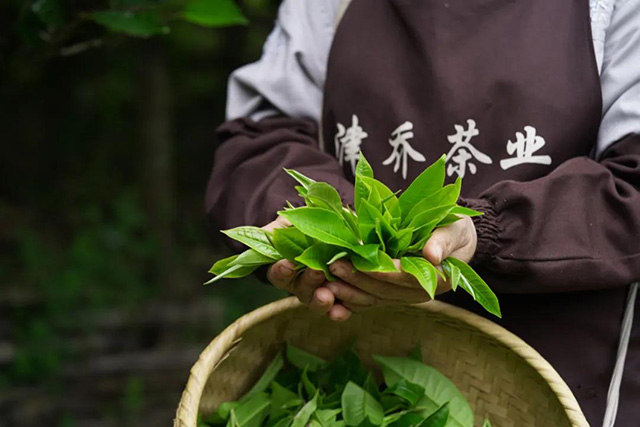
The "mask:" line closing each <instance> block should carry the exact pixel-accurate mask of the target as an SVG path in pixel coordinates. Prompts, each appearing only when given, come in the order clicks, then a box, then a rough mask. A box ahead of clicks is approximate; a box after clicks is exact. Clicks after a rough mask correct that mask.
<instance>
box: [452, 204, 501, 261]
mask: <svg viewBox="0 0 640 427" xmlns="http://www.w3.org/2000/svg"><path fill="white" fill-rule="evenodd" d="M459 204H460V205H461V206H464V207H466V208H470V209H474V210H477V211H480V212H482V213H483V214H484V215H480V216H476V217H473V218H472V219H473V224H474V225H475V227H476V234H477V236H478V243H477V246H476V252H475V254H474V255H473V258H472V259H471V264H482V263H483V262H485V261H488V260H489V259H491V258H492V257H493V256H494V255H496V254H497V253H498V249H499V245H498V235H499V233H500V227H499V225H498V215H497V213H496V209H495V207H494V206H493V204H492V203H491V202H490V201H488V200H485V199H462V198H461V199H460V202H459Z"/></svg>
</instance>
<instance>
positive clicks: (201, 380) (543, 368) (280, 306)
mask: <svg viewBox="0 0 640 427" xmlns="http://www.w3.org/2000/svg"><path fill="white" fill-rule="evenodd" d="M303 305H304V304H302V303H301V302H299V301H298V299H297V298H296V297H293V296H292V297H287V298H283V299H280V300H277V301H274V302H272V303H269V304H266V305H264V306H262V307H259V308H257V309H255V310H253V311H251V312H249V313H247V314H245V315H243V316H241V317H240V318H238V319H237V320H235V321H234V322H233V323H232V324H230V325H229V326H228V327H227V328H225V329H224V330H223V331H222V332H221V333H220V334H219V335H218V336H217V337H215V338H214V339H213V340H212V341H211V342H210V343H209V345H207V347H205V349H204V350H203V351H202V353H201V354H200V356H199V357H198V360H197V361H196V363H195V364H194V365H193V367H192V368H191V371H190V374H189V379H188V381H187V384H186V386H185V389H184V391H183V393H182V397H181V398H180V403H179V404H178V409H177V411H176V418H175V420H174V427H192V426H194V427H195V426H196V424H197V414H198V409H199V404H200V399H201V397H202V393H203V391H204V387H205V385H206V383H207V380H208V379H209V374H210V372H211V371H213V369H215V366H216V365H217V364H219V363H220V362H221V361H222V360H224V358H225V356H226V355H227V354H228V351H229V348H230V347H232V346H233V344H234V342H236V341H237V340H238V339H239V338H240V336H241V335H242V334H243V333H244V332H245V331H246V330H247V329H249V328H250V327H252V326H253V325H256V324H258V323H261V322H263V321H265V320H267V319H269V318H270V317H272V316H274V315H276V314H279V313H281V312H284V311H288V310H294V309H296V308H298V307H301V306H303ZM411 307H414V308H418V309H420V310H425V311H430V312H433V313H440V314H444V315H446V316H448V317H451V318H454V319H458V320H460V321H462V322H464V323H466V324H467V325H469V326H471V327H473V328H476V329H478V330H479V331H480V332H483V333H485V334H487V335H489V336H491V337H492V338H494V339H495V340H496V341H498V342H500V343H501V344H503V345H504V346H505V347H507V348H509V349H510V350H511V351H513V352H514V353H515V354H517V355H518V356H520V357H521V358H522V359H524V361H525V362H526V363H528V364H529V366H531V367H532V368H533V369H535V370H536V372H538V374H539V375H540V376H541V377H542V378H543V379H544V380H545V381H546V382H547V384H549V387H550V388H551V391H552V392H553V393H554V394H555V395H556V396H557V398H558V400H559V401H560V404H561V405H562V407H563V409H564V410H565V412H566V414H567V417H568V418H569V420H570V422H571V425H572V426H573V427H582V426H585V427H589V423H588V422H587V419H586V418H585V416H584V414H583V412H582V409H580V405H579V404H578V401H577V400H576V398H575V396H574V394H573V392H572V391H571V389H569V386H568V385H567V384H566V383H565V381H564V380H563V379H562V377H560V374H558V372H557V371H556V370H555V369H554V368H553V366H551V364H550V363H549V362H547V360H546V359H545V358H544V357H542V355H541V354H540V353H538V352H537V351H536V350H534V349H533V347H531V346H530V345H529V344H527V343H526V342H525V341H524V340H523V339H522V338H520V337H518V336H517V335H515V334H513V333H512V332H509V331H508V330H506V329H505V328H503V327H502V326H500V325H498V324H496V323H494V322H492V321H491V320H489V319H485V318H484V317H482V316H479V315H477V314H475V313H472V312H470V311H468V310H465V309H463V308H460V307H456V306H454V305H451V304H448V303H445V302H442V301H437V300H434V301H428V302H425V303H421V304H412V305H411Z"/></svg>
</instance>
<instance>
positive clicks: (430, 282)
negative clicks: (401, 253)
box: [400, 257, 438, 299]
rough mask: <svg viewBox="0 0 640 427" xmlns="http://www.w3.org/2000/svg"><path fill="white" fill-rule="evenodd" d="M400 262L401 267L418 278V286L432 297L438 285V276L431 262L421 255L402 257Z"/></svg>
mask: <svg viewBox="0 0 640 427" xmlns="http://www.w3.org/2000/svg"><path fill="white" fill-rule="evenodd" d="M400 263H401V265H402V269H403V270H404V271H406V272H407V273H409V274H411V275H412V276H414V277H415V278H416V279H418V282H419V283H420V286H422V287H423V288H424V290H425V291H427V293H428V294H429V297H430V298H431V299H433V298H434V297H435V294H436V288H437V287H438V277H437V273H436V268H435V267H434V266H433V264H431V263H430V262H429V261H427V260H426V259H424V258H421V257H402V258H400Z"/></svg>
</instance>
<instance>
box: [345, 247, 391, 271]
mask: <svg viewBox="0 0 640 427" xmlns="http://www.w3.org/2000/svg"><path fill="white" fill-rule="evenodd" d="M351 263H352V264H353V266H354V267H355V268H356V270H359V271H377V272H379V273H395V272H398V268H397V267H396V265H395V264H394V263H393V259H391V257H390V256H389V255H387V254H386V253H384V252H382V251H380V250H378V254H377V260H376V262H372V261H370V260H367V259H365V258H363V257H361V256H359V255H354V256H352V257H351Z"/></svg>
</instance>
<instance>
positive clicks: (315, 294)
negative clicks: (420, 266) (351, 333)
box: [263, 217, 377, 321]
mask: <svg viewBox="0 0 640 427" xmlns="http://www.w3.org/2000/svg"><path fill="white" fill-rule="evenodd" d="M290 225H291V224H290V223H289V222H288V221H287V220H286V219H284V218H282V217H278V218H277V219H276V220H275V221H273V222H271V223H269V224H267V225H266V226H264V227H263V228H264V229H265V230H269V231H273V230H274V229H276V228H284V227H288V226H290ZM267 279H268V280H269V282H271V284H272V285H273V286H275V287H276V288H279V289H284V290H286V291H287V292H290V293H292V294H293V295H295V296H296V297H298V299H299V300H300V302H302V303H304V304H308V305H309V308H310V309H311V310H312V311H314V312H316V313H318V314H322V315H324V314H326V315H327V316H329V318H330V319H332V320H336V321H342V320H347V319H348V318H349V317H350V316H351V311H350V310H349V309H347V308H346V307H345V306H344V305H343V304H342V302H345V303H347V304H349V305H350V306H352V307H354V308H365V307H368V306H371V305H374V304H375V303H376V300H377V299H376V298H375V297H374V296H373V295H370V294H368V293H365V292H362V291H359V292H358V291H357V290H356V289H354V288H353V287H352V286H351V285H348V284H346V283H344V282H339V281H338V282H327V281H326V279H325V277H324V273H323V272H322V271H318V270H312V269H310V268H306V269H304V271H303V272H302V273H301V274H298V272H297V271H296V266H295V264H294V263H292V262H291V261H289V260H286V259H283V260H280V261H278V262H276V263H275V264H273V265H271V266H270V267H269V270H268V271H267ZM335 294H339V295H341V296H342V298H343V299H344V301H340V300H336V298H335Z"/></svg>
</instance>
